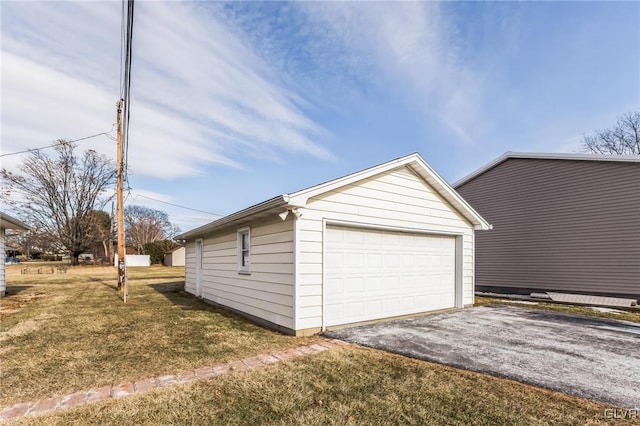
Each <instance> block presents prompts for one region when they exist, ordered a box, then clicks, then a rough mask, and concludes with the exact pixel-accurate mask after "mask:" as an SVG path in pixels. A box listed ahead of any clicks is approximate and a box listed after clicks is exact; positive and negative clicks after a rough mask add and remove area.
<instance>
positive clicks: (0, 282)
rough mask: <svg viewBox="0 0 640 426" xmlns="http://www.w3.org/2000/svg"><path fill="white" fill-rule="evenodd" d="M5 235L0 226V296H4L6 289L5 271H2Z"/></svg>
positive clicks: (3, 266)
mask: <svg viewBox="0 0 640 426" xmlns="http://www.w3.org/2000/svg"><path fill="white" fill-rule="evenodd" d="M5 238H6V236H5V229H4V228H2V227H0V253H2V262H0V297H2V296H4V293H5V291H6V290H7V284H6V281H5V273H4V268H5V263H4V258H5V249H4V247H5V242H4V240H5Z"/></svg>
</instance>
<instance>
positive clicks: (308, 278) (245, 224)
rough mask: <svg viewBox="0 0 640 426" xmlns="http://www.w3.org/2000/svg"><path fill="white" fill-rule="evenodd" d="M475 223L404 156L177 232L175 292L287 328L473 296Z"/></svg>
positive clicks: (399, 312) (479, 225) (304, 329)
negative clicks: (181, 255)
mask: <svg viewBox="0 0 640 426" xmlns="http://www.w3.org/2000/svg"><path fill="white" fill-rule="evenodd" d="M489 228H490V225H489V224H488V223H487V222H486V221H485V220H484V219H482V217H480V216H479V215H478V214H477V213H476V212H475V211H474V210H473V209H472V208H471V207H470V206H469V205H468V204H467V203H466V202H465V201H464V200H463V199H462V198H461V197H460V195H459V194H457V193H456V192H455V191H454V190H453V189H451V187H450V186H449V185H448V184H447V183H446V182H445V181H444V180H443V179H442V178H441V177H440V176H439V175H438V174H437V173H436V172H435V171H434V170H433V169H432V168H431V167H430V166H429V165H428V164H427V163H426V162H425V161H424V160H423V159H422V157H420V155H418V154H411V155H409V156H406V157H402V158H399V159H396V160H392V161H389V162H387V163H384V164H381V165H378V166H375V167H371V168H369V169H365V170H362V171H360V172H356V173H353V174H350V175H348V176H344V177H342V178H338V179H335V180H332V181H329V182H326V183H324V184H320V185H317V186H313V187H311V188H307V189H304V190H301V191H298V192H293V193H290V194H284V195H281V196H277V197H274V198H271V199H269V200H267V201H264V202H262V203H260V204H256V205H254V206H251V207H249V208H247V209H244V210H241V211H239V212H237V213H234V214H231V215H229V216H226V217H224V218H222V219H219V220H217V221H215V222H212V223H210V224H207V225H204V226H202V227H200V228H197V229H194V230H192V231H189V232H187V233H185V234H182V235H180V236H178V237H177V238H179V239H184V240H185V241H186V282H185V290H186V291H187V292H190V293H192V294H194V295H196V296H197V297H202V298H203V299H204V300H207V301H209V302H211V303H214V304H218V305H222V306H225V307H226V308H228V309H230V310H232V311H235V312H238V313H240V314H242V315H245V316H247V317H249V318H251V319H252V320H254V321H256V322H258V323H261V324H264V325H266V326H269V327H272V328H275V329H278V330H281V331H283V332H286V333H291V334H296V335H307V334H312V333H317V332H320V331H322V330H325V329H327V328H331V327H336V326H345V325H352V324H357V323H361V322H366V321H372V320H379V319H386V318H393V317H399V316H405V315H412V314H419V313H424V312H431V311H435V310H440V309H449V308H462V307H464V306H471V305H473V301H474V282H473V280H474V277H473V257H474V232H475V230H486V229H489Z"/></svg>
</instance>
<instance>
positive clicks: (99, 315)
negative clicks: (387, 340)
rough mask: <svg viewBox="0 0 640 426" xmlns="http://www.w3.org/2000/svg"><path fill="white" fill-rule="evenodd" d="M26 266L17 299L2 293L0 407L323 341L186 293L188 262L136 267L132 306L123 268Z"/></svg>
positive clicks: (15, 287) (17, 282)
mask: <svg viewBox="0 0 640 426" xmlns="http://www.w3.org/2000/svg"><path fill="white" fill-rule="evenodd" d="M24 266H25V265H13V266H8V267H7V291H8V292H9V295H8V296H7V297H4V298H2V299H0V383H1V386H0V406H7V405H10V404H13V403H16V402H22V401H31V400H34V399H39V398H43V397H49V396H51V395H54V394H67V393H70V392H74V391H78V390H84V389H88V388H91V387H97V386H104V385H109V384H118V383H122V382H126V381H132V380H136V379H145V378H147V377H152V376H155V375H163V374H173V373H176V372H179V371H184V370H188V369H193V368H197V367H202V366H206V365H212V364H217V363H222V362H226V361H229V360H232V359H238V358H244V357H247V356H253V355H257V354H259V353H262V352H270V351H276V350H281V349H286V348H290V347H295V346H299V345H302V344H307V343H309V342H310V341H311V340H313V339H314V338H307V339H304V338H293V337H290V336H284V335H281V334H279V333H275V332H272V331H268V330H266V329H264V328H261V327H258V326H255V325H253V324H251V323H249V322H247V321H245V320H243V319H241V318H239V317H237V316H235V315H233V314H229V313H227V312H224V311H222V310H220V309H217V308H215V307H212V306H210V305H208V304H206V303H204V302H202V301H200V300H198V299H196V298H194V297H193V296H191V295H188V294H186V293H185V292H184V291H183V290H182V289H183V285H184V268H168V267H152V268H130V269H129V278H130V280H129V283H130V292H129V301H128V303H127V304H123V302H122V298H121V294H120V293H118V292H117V291H116V289H115V286H116V281H117V278H116V277H117V275H116V269H115V268H113V267H82V266H79V267H74V268H69V269H68V271H67V273H66V274H63V273H56V274H44V273H43V274H24V275H23V274H21V273H20V269H21V268H22V267H24ZM38 266H41V265H38ZM42 269H43V270H47V268H46V267H43V268H42ZM34 270H37V268H34ZM48 270H49V271H50V267H49V269H48Z"/></svg>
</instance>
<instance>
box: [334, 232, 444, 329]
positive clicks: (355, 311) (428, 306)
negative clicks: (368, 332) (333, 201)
mask: <svg viewBox="0 0 640 426" xmlns="http://www.w3.org/2000/svg"><path fill="white" fill-rule="evenodd" d="M325 235H326V240H325V279H324V297H325V298H326V302H325V316H326V318H325V324H326V325H327V326H334V325H341V324H352V323H358V322H363V321H371V320H375V319H379V318H390V317H397V316H402V315H409V314H416V313H420V312H428V311H434V310H439V309H446V308H453V307H455V296H456V287H455V238H454V237H450V236H438V235H428V234H415V233H408V232H392V231H380V230H375V229H366V228H350V227H333V226H330V227H327V233H326V234H325Z"/></svg>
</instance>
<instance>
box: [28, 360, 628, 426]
mask: <svg viewBox="0 0 640 426" xmlns="http://www.w3.org/2000/svg"><path fill="white" fill-rule="evenodd" d="M607 408H609V407H607V406H606V405H603V404H598V403H594V402H589V401H585V400H583V399H579V398H575V397H571V396H568V395H564V394H562V393H558V392H552V391H548V390H544V389H540V388H536V387H533V386H529V385H524V384H521V383H518V382H514V381H510V380H505V379H499V378H495V377H491V376H487V375H483V374H479V373H474V372H469V371H463V370H457V369H454V368H450V367H444V366H441V365H437V364H431V363H428V362H423V361H417V360H413V359H409V358H404V357H401V356H398V355H392V354H387V353H384V352H381V351H376V350H371V349H364V348H358V347H349V348H344V349H334V350H331V351H327V352H323V353H321V354H317V355H312V356H307V357H304V358H300V359H296V360H294V361H290V362H288V363H286V364H276V365H271V366H268V367H264V368H259V369H256V370H251V371H244V372H236V373H233V374H229V375H226V376H219V377H217V378H215V379H211V380H208V381H203V382H196V383H192V384H189V385H182V386H178V387H174V388H166V389H160V390H156V391H153V392H151V393H148V394H143V395H136V396H133V397H128V398H123V399H119V400H112V401H104V402H101V403H98V404H94V405H88V406H84V407H81V408H77V409H73V410H68V411H63V412H58V413H55V414H49V415H46V416H43V417H38V418H37V422H38V423H39V424H52V425H73V424H77V425H83V424H89V423H91V424H149V425H151V424H153V425H155V424H248V425H254V424H274V425H287V424H303V425H326V424H334V425H343V424H353V425H356V424H367V425H380V424H402V425H404V424H415V425H425V424H426V425H428V424H433V425H443V424H447V425H501V424H509V425H527V426H529V425H544V424H554V425H590V424H593V425H595V424H606V423H609V422H611V421H610V420H607V419H606V418H605V409H607ZM34 420H36V419H34V418H31V419H29V418H27V419H23V420H22V422H16V423H18V424H29V423H32V422H34ZM621 424H626V425H631V424H635V423H634V421H629V420H626V421H623V422H621Z"/></svg>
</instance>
